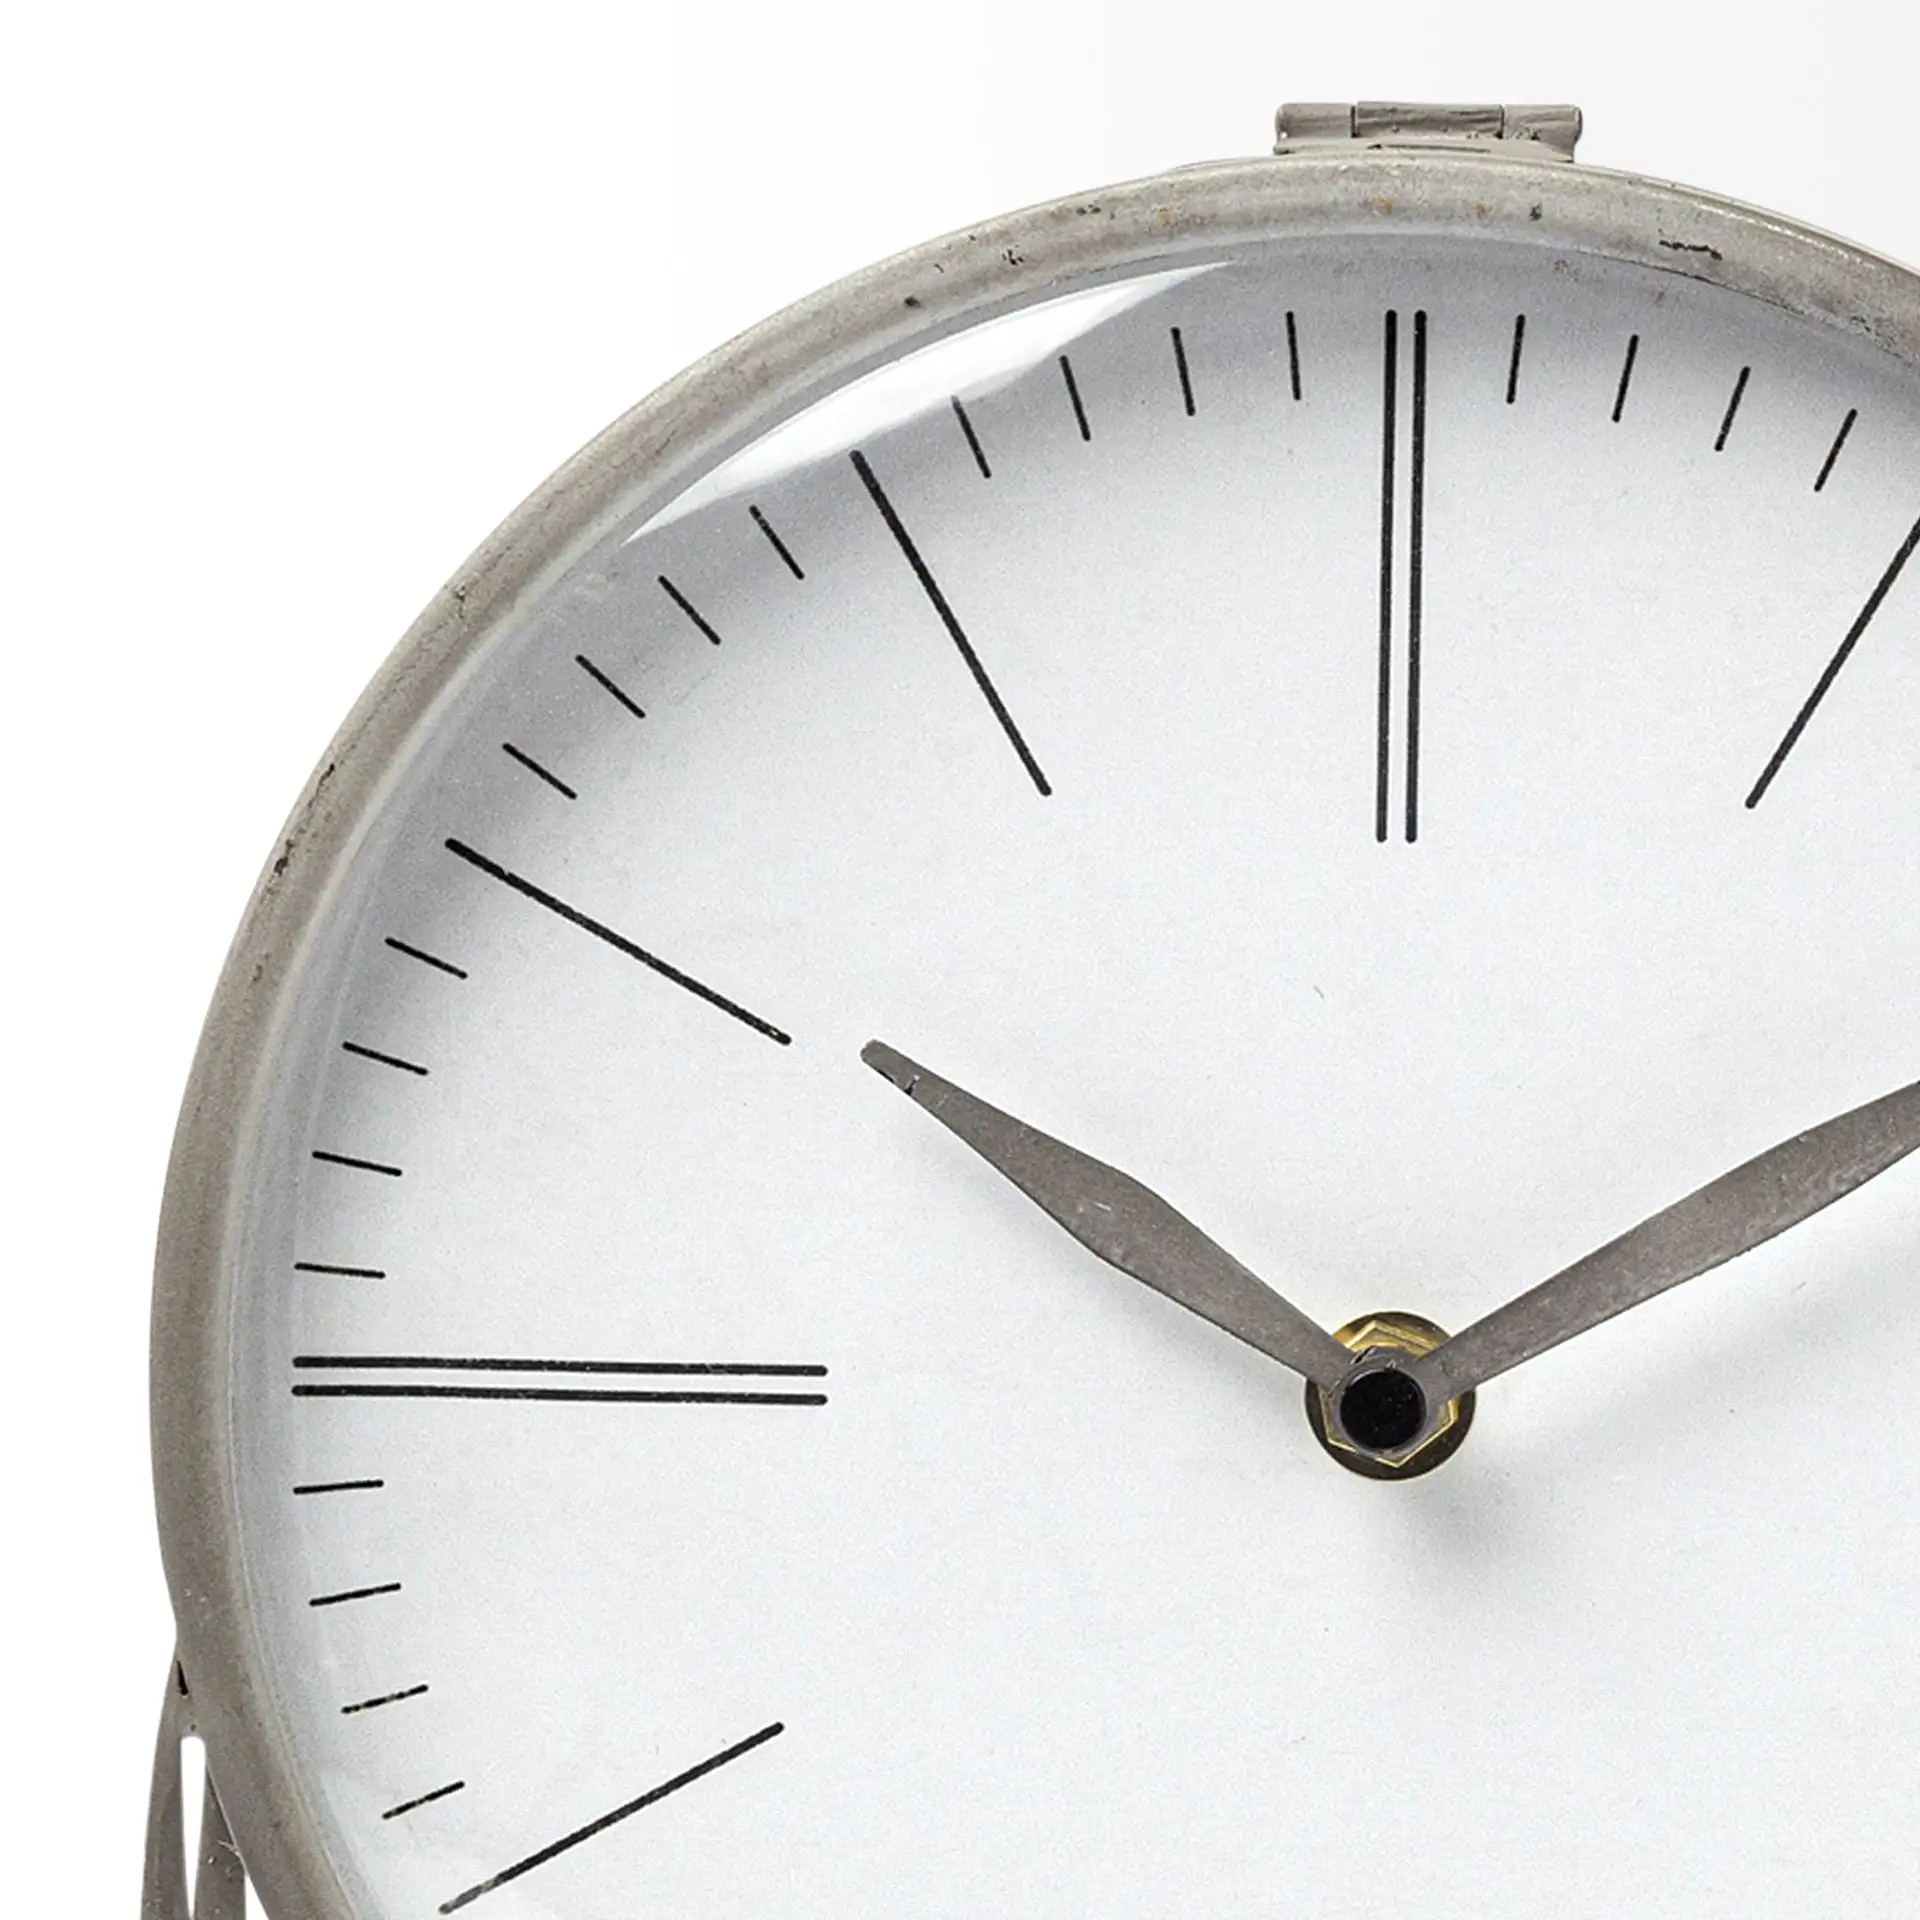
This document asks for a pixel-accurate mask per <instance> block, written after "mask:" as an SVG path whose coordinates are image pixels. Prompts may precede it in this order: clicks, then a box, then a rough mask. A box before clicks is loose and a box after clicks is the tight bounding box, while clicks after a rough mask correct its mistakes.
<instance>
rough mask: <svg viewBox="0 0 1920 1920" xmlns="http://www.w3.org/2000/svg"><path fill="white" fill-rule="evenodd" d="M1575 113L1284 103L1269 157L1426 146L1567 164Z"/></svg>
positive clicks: (1390, 103)
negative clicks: (1332, 148)
mask: <svg viewBox="0 0 1920 1920" xmlns="http://www.w3.org/2000/svg"><path fill="white" fill-rule="evenodd" d="M1580 128H1581V116H1580V109H1579V108H1578V107H1565V106H1559V107H1459V106H1435V105H1428V104H1421V103H1418V102H1414V101H1401V100H1362V101H1360V102H1359V103H1358V104H1356V105H1351V106H1349V105H1341V104H1337V103H1333V102H1309V101H1299V100H1290V101H1289V102H1288V103H1287V104H1286V105H1285V106H1284V107H1282V108H1281V109H1280V111H1279V113H1278V114H1276V115H1275V116H1274V133H1275V140H1274V148H1273V150H1274V152H1275V153H1277V154H1288V153H1300V152H1302V151H1305V150H1315V151H1325V149H1326V148H1328V147H1329V146H1343V147H1376V148H1377V147H1426V148H1444V149H1446V150H1447V151H1449V152H1456V153H1499V154H1503V155H1506V156H1507V157H1509V158H1518V157H1521V156H1530V157H1531V158H1534V159H1537V160H1571V159H1572V158H1573V149H1574V146H1575V144H1576V143H1577V142H1578V140H1579V138H1580Z"/></svg>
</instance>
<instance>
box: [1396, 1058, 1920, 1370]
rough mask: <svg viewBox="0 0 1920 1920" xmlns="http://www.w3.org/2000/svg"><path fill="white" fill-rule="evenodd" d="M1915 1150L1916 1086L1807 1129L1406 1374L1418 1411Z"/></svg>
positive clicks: (1919, 1129) (1767, 1232)
mask: <svg viewBox="0 0 1920 1920" xmlns="http://www.w3.org/2000/svg"><path fill="white" fill-rule="evenodd" d="M1916 1148H1920V1081H1915V1082H1914V1083H1913V1085H1911V1086H1906V1087H1902V1088H1900V1089H1899V1091H1898V1092H1895V1093H1889V1094H1885V1095H1883V1096H1882V1097H1881V1098H1880V1099H1878V1100H1869V1101H1868V1102H1867V1103H1866V1104H1865V1105H1864V1106H1859V1107H1855V1108H1853V1109H1852V1110H1851V1111H1850V1112H1848V1113H1843V1114H1840V1115H1839V1116H1838V1117H1837V1118H1835V1119H1832V1120H1828V1121H1825V1122H1824V1123H1823V1124H1821V1125H1820V1126H1817V1127H1810V1128H1809V1129H1808V1130H1807V1131H1806V1132H1805V1133H1798V1134H1795V1135H1794V1137H1793V1138H1792V1139H1791V1140H1787V1141H1783V1142H1782V1143H1781V1144H1780V1145H1779V1146H1777V1147H1772V1148H1769V1149H1768V1151H1767V1152H1765V1153H1763V1154H1760V1155H1759V1156H1758V1157H1757V1158H1755V1159H1752V1160H1749V1161H1747V1162H1746V1163H1745V1165H1743V1166H1738V1167H1735V1168H1734V1170H1733V1171H1732V1172H1731V1173H1724V1174H1722V1175H1721V1176H1720V1178H1719V1179H1717V1180H1710V1181H1708V1183H1707V1184H1706V1185H1705V1186H1704V1187H1701V1188H1700V1189H1699V1190H1698V1191H1697V1192H1694V1193H1690V1194H1688V1195H1687V1197H1686V1198H1685V1199H1684V1200H1677V1201H1675V1202H1674V1204H1673V1205H1672V1206H1670V1207H1667V1208H1665V1209H1663V1210H1662V1211H1661V1212H1659V1213H1656V1214H1655V1215H1654V1216H1653V1217H1652V1218H1651V1219H1650V1220H1643V1221H1642V1222H1641V1223H1640V1224H1639V1225H1638V1226H1637V1227H1633V1228H1631V1229H1630V1230H1629V1231H1627V1232H1626V1233H1623V1234H1622V1235H1621V1236H1620V1237H1619V1238H1618V1239H1617V1240H1610V1241H1608V1243H1607V1244H1606V1245H1605V1246H1604V1247H1601V1248H1599V1249H1597V1250H1596V1251H1595V1252H1593V1253H1590V1254H1587V1255H1586V1256H1585V1257H1584V1258H1583V1259H1580V1260H1576V1261H1575V1262H1574V1263H1573V1265H1572V1266H1570V1267H1565V1268H1562V1269H1561V1271H1560V1272H1558V1273H1556V1274H1555V1275H1554V1276H1553V1277H1552V1278H1551V1279H1550V1280H1543V1281H1542V1282H1541V1283H1540V1284H1539V1285H1538V1286H1537V1287H1534V1288H1533V1289H1532V1290H1531V1291H1529V1292H1527V1293H1523V1294H1521V1295H1520V1296H1519V1297H1518V1298H1517V1299H1515V1300H1510V1301H1508V1302H1507V1304H1506V1305H1505V1306H1504V1307H1498V1308H1496V1309H1495V1310H1494V1311H1493V1312H1492V1313H1490V1314H1488V1315H1487V1316H1486V1318H1485V1319H1483V1320H1476V1321H1475V1322H1474V1323H1473V1325H1472V1326H1470V1327H1466V1328H1464V1329H1462V1331H1460V1332H1459V1333H1457V1334H1455V1335H1454V1337H1453V1338H1452V1339H1451V1340H1448V1341H1446V1342H1444V1343H1443V1344H1442V1345H1440V1346H1438V1347H1436V1348H1434V1350H1433V1351H1432V1352H1431V1353H1428V1354H1423V1355H1422V1356H1421V1357H1420V1358H1419V1359H1417V1360H1415V1361H1412V1362H1410V1363H1409V1364H1408V1366H1407V1368H1406V1372H1407V1373H1408V1374H1409V1375H1411V1376H1412V1378H1413V1379H1414V1380H1415V1381H1416V1382H1417V1384H1418V1385H1419V1386H1420V1388H1421V1390H1422V1392H1423V1393H1424V1394H1425V1395H1426V1397H1427V1404H1428V1405H1429V1406H1437V1405H1439V1404H1440V1402H1441V1401H1443V1400H1449V1399H1452V1398H1453V1397H1454V1396H1456V1395H1458V1394H1461V1393H1465V1392H1467V1391H1468V1390H1469V1389H1471V1388H1474V1387H1478V1386H1480V1385H1482V1384H1484V1383H1485V1382H1486V1381H1488V1380H1491V1379H1493V1378H1494V1377H1495V1376H1496V1375H1497V1374H1502V1373H1505V1372H1506V1371H1507V1369H1508V1368H1509V1367H1517V1366H1518V1365H1519V1364H1520V1363H1521V1361H1523V1360H1531V1359H1532V1358H1533V1357H1534V1355H1535V1354H1538V1353H1544V1352H1546V1350H1547V1349H1548V1348H1549V1347H1556V1346H1558V1345H1559V1344H1560V1342H1561V1341H1563V1340H1571V1339H1572V1338H1573V1336H1574V1335H1575V1334H1576V1333H1584V1332H1586V1330H1587V1329H1588V1328H1589V1327H1597V1326H1598V1325H1599V1324H1600V1323H1601V1321H1603V1320H1610V1319H1612V1317H1613V1316H1614V1315H1615V1314H1616V1313H1624V1312H1625V1311H1626V1310H1627V1308H1629V1307H1635V1306H1638V1305H1639V1304H1640V1302H1641V1301H1643V1300H1651V1299H1652V1298H1653V1296H1654V1295H1655V1294H1657V1293H1664V1292H1665V1291H1666V1290H1667V1289H1668V1288H1669V1287H1677V1286H1678V1285H1679V1284H1680V1282H1681V1281H1683V1280H1691V1279H1692V1278H1693V1277H1694V1276H1695V1275H1696V1274H1701V1273H1705V1272H1707V1271H1708V1270H1709V1269H1710V1268H1713V1267H1717V1266H1719V1265H1721V1263H1722V1262H1723V1261H1727V1260H1731V1259H1733V1258H1734V1256H1735V1255H1736V1254H1742V1253H1745V1252H1747V1250H1748V1249H1749V1248H1752V1247H1757V1246H1759V1245H1760V1244H1761V1243H1762V1242H1763V1241H1767V1240H1771V1239H1772V1238H1773V1237H1774V1235H1775V1234H1777V1233H1784V1232H1785V1231H1786V1230H1787V1229H1788V1228H1789V1227H1791V1226H1794V1225H1796V1224H1797V1223H1798V1222H1800V1221H1802V1220H1805V1219H1806V1218H1807V1217H1808V1216H1809V1215H1810V1214H1815V1213H1818V1212H1819V1211H1820V1209H1821V1208H1822V1207H1826V1206H1831V1205H1832V1203H1833V1202H1834V1201H1836V1200H1838V1199H1840V1198H1841V1197H1842V1196H1843V1195H1845V1194H1849V1193H1851V1192H1852V1191H1853V1190H1854V1188H1855V1187H1859V1186H1864V1185H1865V1184H1866V1183H1867V1181H1869V1180H1871V1179H1872V1178H1873V1177H1874V1176H1875V1175H1876V1174H1881V1173H1885V1172H1886V1170H1887V1169H1888V1168H1889V1167H1891V1166H1893V1165H1894V1164H1895V1163H1896V1162H1897V1161H1900V1160H1903V1159H1905V1157H1906V1156H1907V1155H1908V1154H1910V1153H1912V1152H1913V1151H1914V1150H1915V1149H1916Z"/></svg>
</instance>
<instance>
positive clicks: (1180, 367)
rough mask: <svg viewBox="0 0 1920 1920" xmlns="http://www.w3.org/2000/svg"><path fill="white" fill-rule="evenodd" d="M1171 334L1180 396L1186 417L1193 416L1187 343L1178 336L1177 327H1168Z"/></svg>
mask: <svg viewBox="0 0 1920 1920" xmlns="http://www.w3.org/2000/svg"><path fill="white" fill-rule="evenodd" d="M1167 331H1168V332H1169V333H1170V334H1171V335H1172V336H1173V364H1174V368H1175V370H1176V371H1177V372H1178V373H1179V375H1180V398H1181V401H1182V403H1183V404H1184V405H1185V407H1186V409H1187V418H1188V419H1189V420H1191V419H1192V418H1193V375H1192V374H1191V372H1189V371H1188V368H1187V343H1186V342H1185V341H1184V340H1183V339H1181V337H1180V329H1179V328H1178V327H1169V328H1168V329H1167Z"/></svg>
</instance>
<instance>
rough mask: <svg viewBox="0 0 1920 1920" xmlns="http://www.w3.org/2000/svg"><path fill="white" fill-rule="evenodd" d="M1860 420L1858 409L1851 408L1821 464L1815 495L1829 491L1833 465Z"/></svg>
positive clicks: (1814, 486)
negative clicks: (1854, 424) (1854, 425)
mask: <svg viewBox="0 0 1920 1920" xmlns="http://www.w3.org/2000/svg"><path fill="white" fill-rule="evenodd" d="M1859 418H1860V409H1859V408H1858V407H1849V408H1848V409H1847V417H1846V418H1845V419H1844V420H1842V421H1841V422H1840V431H1839V432H1838V433H1836V434H1835V435H1834V436H1833V445H1832V446H1831V447H1829V448H1828V449H1827V457H1826V459H1825V460H1823V461H1822V462H1821V463H1820V477H1819V479H1817V480H1816V481H1815V482H1814V483H1813V490H1814V492H1815V493H1824V492H1826V490H1827V481H1828V479H1829V478H1830V477H1831V476H1832V473H1833V463H1834V462H1835V461H1836V460H1838V459H1839V458H1840V449H1841V448H1842V447H1844V446H1845V445H1846V444H1847V435H1848V434H1850V433H1851V432H1852V431H1853V423H1854V422H1855V421H1856V420H1858V419H1859Z"/></svg>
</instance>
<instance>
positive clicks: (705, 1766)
mask: <svg viewBox="0 0 1920 1920" xmlns="http://www.w3.org/2000/svg"><path fill="white" fill-rule="evenodd" d="M785 1731H786V1728H785V1726H784V1724H783V1723H782V1722H780V1721H778V1720H776V1721H775V1722H774V1723H773V1724H772V1726H770V1727H762V1728H761V1729H760V1731H759V1732H758V1733H753V1734H749V1735H748V1736H747V1737H746V1739H744V1740H739V1741H736V1742H735V1743H734V1744H733V1745H732V1746H730V1747H727V1748H725V1749H724V1750H723V1751H722V1752H719V1753H716V1754H714V1755H713V1756H712V1758H711V1759H707V1760H702V1761H701V1762H700V1764H699V1765H698V1766H694V1767H689V1768H688V1769H687V1770H686V1772H685V1773H676V1774H675V1775H674V1776H673V1778H672V1779H671V1780H664V1781H662V1782H661V1784H660V1785H659V1786H657V1787H650V1788H649V1789H648V1790H647V1791H646V1792H645V1793H643V1794H641V1795H640V1796H639V1798H638V1799H635V1800H629V1801H628V1802H627V1803H626V1804H625V1805H624V1806H619V1807H615V1808H614V1810H613V1811H612V1812H611V1813H603V1814H602V1815H601V1816H600V1818H599V1819H598V1820H590V1821H588V1822H587V1824H586V1825H585V1826H584V1827H575V1828H574V1830H573V1831H572V1832H571V1833H568V1834H563V1835H562V1836H561V1837H560V1838H559V1839H558V1840H555V1841H553V1842H551V1843H550V1844H549V1845H547V1846H544V1847H542V1848H541V1849H540V1850H539V1852H537V1853H530V1854H528V1855H527V1857H526V1858H525V1859H524V1860H516V1861H515V1862H514V1863H513V1865H512V1866H510V1867H503V1868H502V1869H501V1870H500V1871H499V1872H498V1873H496V1874H494V1875H492V1876H491V1877H490V1878H488V1879H485V1880H482V1881H481V1882H480V1883H479V1884H478V1885H477V1886H471V1887H469V1888H467V1890H466V1891H465V1892H464V1893H456V1894H455V1895H454V1896H453V1898H452V1899H451V1900H448V1901H446V1902H444V1903H443V1904H442V1906H441V1908H440V1911H441V1912H442V1913H457V1912H458V1911H459V1910H460V1909H461V1908H462V1907H464V1906H466V1905H467V1904H468V1903H469V1902H470V1901H474V1900H478V1899H479V1898H480V1896H481V1895H482V1894H483V1893H492V1892H493V1891H494V1889H495V1888H496V1887H504V1886H505V1885H506V1884H507V1883H508V1882H509V1881H510V1880H518V1879H519V1878H520V1876H521V1875H522V1874H523V1873H531V1872H532V1871H533V1869H534V1868H535V1867H543V1866H545V1865H546V1863H547V1862H548V1861H549V1860H552V1859H554V1858H556V1857H557V1856H558V1855H560V1854H563V1853H565V1852H567V1851H568V1849H569V1848H572V1847H577V1846H579V1845H580V1843H581V1842H582V1841H583V1840H591V1839H592V1838H593V1837H594V1836H595V1835H596V1834H601V1833H605V1832H606V1830H607V1829H608V1828H609V1827H611V1826H614V1825H615V1824H617V1823H618V1822H619V1821H622V1820H625V1819H627V1818H628V1817H629V1816H630V1815H632V1814H636V1813H638V1812H640V1811H641V1809H642V1808H644V1807H650V1806H653V1805H654V1804H655V1803H656V1802H657V1801H661V1800H664V1799H665V1798H666V1797H667V1796H668V1794H670V1793H678V1792H679V1791H680V1789H681V1788H682V1787H690V1786H692V1784H693V1783H694V1782H695V1781H696V1780H700V1779H704V1778H705V1777H706V1776H707V1775H708V1774H710V1773H712V1772H714V1771H715V1770H716V1769H718V1768H720V1767H724V1766H726V1765H727V1764H728V1763H729V1762H731V1761H734V1760H738V1759H740V1758H741V1757H742V1756H743V1755H745V1754H749V1753H751V1752H752V1751H753V1750H754V1748H755V1747H761V1746H765V1745H766V1743H767V1742H768V1741H769V1740H771V1739H772V1738H773V1737H774V1736H775V1735H776V1734H780V1733H784V1732H785Z"/></svg>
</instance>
